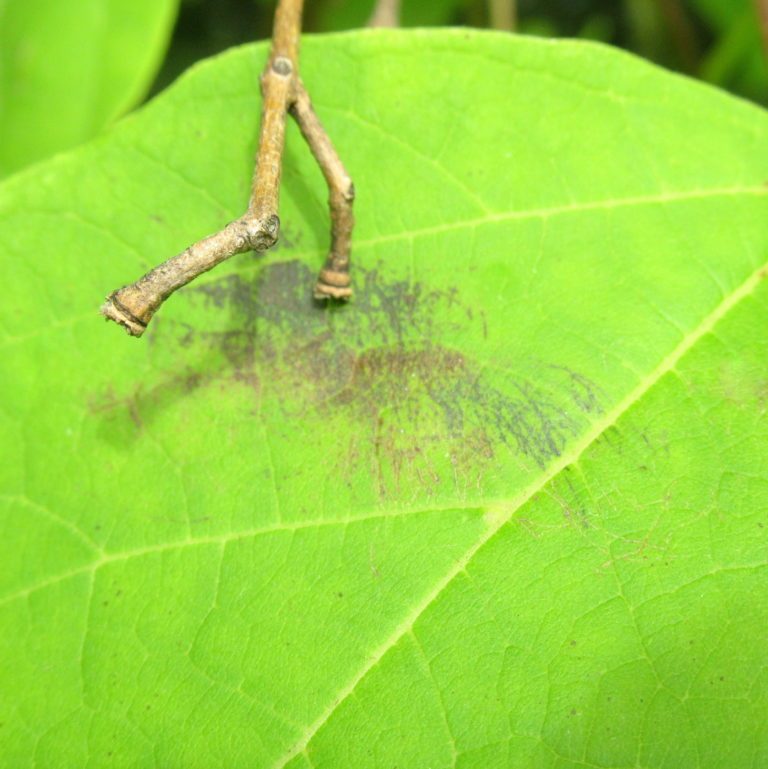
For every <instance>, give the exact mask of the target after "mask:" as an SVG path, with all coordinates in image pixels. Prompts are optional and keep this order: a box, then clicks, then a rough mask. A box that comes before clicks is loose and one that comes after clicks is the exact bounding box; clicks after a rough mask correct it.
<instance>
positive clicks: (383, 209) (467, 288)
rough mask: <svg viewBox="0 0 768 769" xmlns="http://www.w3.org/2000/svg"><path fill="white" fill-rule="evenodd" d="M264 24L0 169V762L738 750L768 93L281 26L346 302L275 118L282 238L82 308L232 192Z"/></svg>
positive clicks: (305, 166) (608, 64)
mask: <svg viewBox="0 0 768 769" xmlns="http://www.w3.org/2000/svg"><path fill="white" fill-rule="evenodd" d="M264 56H265V48H264V47H263V46H256V47H249V48H244V49H239V50H237V51H234V52H231V53H229V54H227V55H225V56H223V57H220V58H218V59H216V60H214V61H212V62H210V63H208V64H204V65H202V66H200V67H198V68H196V69H195V70H194V71H193V72H192V73H190V74H189V75H188V76H186V77H184V78H183V79H182V80H181V81H180V82H179V83H178V84H177V85H176V86H175V87H174V88H173V89H172V90H171V91H170V92H169V93H168V94H167V95H165V96H163V97H162V98H160V99H158V100H156V101H155V102H154V103H153V104H151V105H149V106H148V107H147V108H145V109H144V110H142V111H141V112H140V113H139V114H138V115H136V116H135V117H132V118H130V119H128V120H126V121H124V122H123V123H122V124H121V125H119V126H117V127H116V128H115V129H113V130H112V131H111V132H110V133H109V134H108V135H107V137H105V138H104V139H103V140H100V141H98V142H96V143H94V144H92V145H90V146H88V147H86V148H83V149H82V150H79V151H77V152H74V153H72V154H71V155H68V156H64V157H60V158H57V159H55V160H53V161H51V162H50V163H47V164H45V165H44V166H41V167H39V168H38V169H34V170H32V171H30V172H28V173H27V174H23V175H21V176H18V177H16V178H14V179H11V180H9V181H8V182H7V183H6V184H5V185H3V186H2V187H0V206H1V207H2V208H1V209H0V210H2V216H3V220H4V222H5V223H6V224H5V226H4V228H3V232H2V244H3V253H4V254H6V255H7V256H6V257H5V258H6V259H7V263H8V265H9V268H8V269H7V270H6V282H7V285H6V295H7V296H8V298H9V301H8V303H7V305H6V306H4V308H3V314H2V324H1V325H0V330H1V331H2V337H0V344H2V346H3V355H2V360H1V362H0V367H1V368H2V371H0V375H1V376H0V383H2V384H0V387H2V395H3V405H4V408H3V410H2V412H0V414H1V415H2V418H3V420H4V423H3V425H2V435H3V436H4V438H3V440H4V442H5V443H6V449H7V451H6V452H4V453H5V454H7V456H8V461H7V462H5V463H4V466H3V467H2V469H0V483H1V484H2V486H1V488H2V489H3V493H2V497H0V500H1V501H2V505H3V508H2V509H3V519H2V520H3V532H4V536H3V539H2V541H3V545H2V547H3V549H4V551H5V552H4V556H3V560H2V563H3V564H4V566H3V568H2V569H0V577H1V578H2V579H1V580H0V590H1V591H2V592H0V596H2V597H1V598H0V612H2V615H3V626H4V627H5V628H7V629H8V632H6V633H4V634H3V636H2V639H1V640H0V659H1V660H3V663H2V664H3V667H2V668H1V669H0V678H1V679H2V681H3V686H0V691H2V692H3V693H4V694H3V695H2V699H0V703H1V704H0V708H2V712H3V721H4V723H5V724H6V726H5V727H4V728H5V729H6V730H7V732H6V735H7V738H6V740H5V741H4V742H3V747H2V748H0V750H2V751H3V758H4V760H5V761H6V762H11V763H13V764H14V765H16V766H27V765H30V766H31V765H32V764H33V763H36V764H37V765H38V766H61V765H72V766H88V765H91V766H108V765H110V763H114V762H122V763H123V764H125V765H142V766H155V765H157V766H164V767H166V766H185V767H188V766H211V765H222V766H254V765H255V766H275V767H278V766H290V767H309V766H314V767H331V766H370V767H384V766H390V765H394V764H397V765H399V766H407V767H424V766H436V767H449V766H459V767H487V766H509V765H514V766H523V767H540V766H546V767H549V766H551V767H577V766H584V765H591V766H605V767H614V766H624V765H626V766H648V767H651V766H653V767H664V766H701V767H716V766H723V765H733V766H758V765H759V761H760V750H761V747H760V746H761V745H764V744H765V738H766V735H765V726H764V719H763V718H762V716H761V713H763V712H764V709H765V704H766V680H765V674H764V672H763V668H762V667H761V663H760V660H761V651H760V649H761V644H762V641H761V639H762V632H763V631H762V630H761V628H762V627H764V621H765V617H766V610H767V609H768V605H767V604H766V599H765V597H764V594H763V593H764V591H763V592H761V591H759V590H756V589H755V586H756V585H759V584H760V581H761V580H763V581H764V577H765V572H766V548H765V533H764V531H765V529H764V527H763V524H764V522H765V521H764V519H765V511H766V509H768V484H767V483H766V481H767V478H766V467H765V460H764V457H765V456H766V451H765V448H766V440H767V439H768V438H767V435H766V415H765V400H766V384H765V382H766V379H765V373H764V360H765V359H766V357H765V356H766V341H765V336H764V334H763V333H762V331H761V329H762V328H764V324H765V316H766V312H767V311H768V304H767V299H768V296H767V295H766V288H765V281H764V280H763V275H764V272H765V262H766V254H767V253H768V233H767V232H766V228H765V224H764V222H765V214H766V207H767V205H768V201H767V199H766V192H765V187H764V180H765V178H766V177H765V172H766V166H768V149H766V148H767V147H768V142H766V137H767V135H768V120H766V115H765V113H764V112H763V111H761V110H760V109H758V108H756V107H754V106H752V105H749V104H747V103H746V102H741V101H739V100H736V99H733V98H731V97H728V96H726V95H724V94H721V93H719V92H717V91H715V90H713V89H711V88H707V87H703V86H701V85H699V84H695V83H692V82H690V81H687V80H685V79H683V78H680V77H676V76H672V75H669V74H668V73H665V72H662V71H661V70H658V69H656V68H653V67H651V66H649V65H647V64H645V63H643V62H640V61H638V60H636V59H634V58H632V57H630V56H627V55H623V54H619V53H616V52H614V51H611V50H609V49H607V48H604V47H601V46H596V45H592V44H583V43H570V42H558V43H550V42H543V41H536V40H526V39H521V38H512V37H508V36H505V35H501V34H493V33H474V32H466V31H463V30H461V31H440V32H435V31H416V32H378V33H366V32H361V33H355V34H350V35H338V36H329V37H318V38H312V37H310V38H308V39H307V40H306V41H304V43H303V49H302V67H303V76H304V78H305V80H306V82H307V85H308V87H309V89H310V92H311V93H312V95H313V99H314V101H315V104H316V108H317V110H318V112H319V114H320V116H321V118H322V119H323V121H324V123H325V124H326V127H327V129H328V130H329V133H330V134H331V135H332V136H333V138H334V141H335V142H336V144H337V145H338V147H339V150H340V152H341V154H342V156H343V158H344V160H345V162H346V163H347V164H348V166H349V169H350V172H351V174H352V176H353V178H354V179H355V182H356V187H357V189H358V199H357V201H358V202H357V205H358V209H357V216H358V229H357V231H356V241H355V251H354V258H355V260H356V272H355V290H356V297H355V299H354V301H353V302H352V303H351V304H350V305H349V306H347V307H343V308H320V307H317V306H315V305H313V304H312V302H311V300H310V298H309V292H310V289H311V283H312V275H313V272H314V271H315V270H316V268H317V266H318V265H319V264H320V262H321V259H322V255H323V251H324V249H325V247H326V238H327V227H328V223H327V213H326V210H325V202H324V201H325V196H326V193H325V190H324V189H323V186H322V180H321V177H320V174H319V172H318V171H317V170H316V169H314V167H313V166H312V162H311V159H310V158H309V157H308V152H307V150H306V148H305V147H303V146H302V144H301V142H300V137H299V135H298V132H297V131H296V130H294V129H293V128H291V129H290V131H289V133H288V146H287V152H286V166H285V172H284V180H283V199H282V201H281V218H282V221H283V239H282V241H281V245H280V246H279V248H277V249H276V250H275V251H274V252H270V253H269V254H267V255H266V256H264V257H260V258H251V257H248V256H245V257H243V258H240V259H236V260H232V261H230V262H228V263H227V264H226V265H222V266H221V268H219V269H218V270H216V271H215V272H211V273H209V274H208V275H206V276H204V277H203V278H201V279H200V281H199V282H198V283H197V284H195V285H193V286H190V287H188V288H187V289H185V290H184V291H182V292H180V293H179V294H177V295H176V296H174V297H173V298H172V299H171V300H170V301H169V302H168V304H167V305H166V306H165V307H163V309H162V310H161V313H160V314H159V315H158V317H157V318H156V319H155V320H153V325H155V324H156V325H155V327H154V329H152V330H151V332H149V333H148V338H147V339H146V340H143V341H142V342H139V343H136V342H134V341H133V340H128V339H126V338H125V337H124V336H123V335H122V334H119V333H116V329H115V328H114V327H112V326H111V325H107V324H101V323H97V322H96V321H95V311H94V309H93V308H94V305H95V304H97V303H98V298H99V296H100V294H101V293H103V292H104V291H105V290H106V289H109V288H112V287H114V286H116V285H118V284H119V282H120V281H121V280H125V279H133V278H134V277H136V276H137V275H138V274H139V273H140V272H141V271H142V270H144V269H146V268H147V267H150V266H152V265H153V264H154V263H155V262H157V261H159V260H160V259H162V258H164V256H167V255H169V254H172V253H175V252H177V251H178V250H180V249H181V248H183V247H184V246H185V245H187V244H188V242H191V241H192V240H194V239H195V238H197V237H200V236H202V235H205V234H206V233H207V232H210V231H212V230H215V229H216V228H218V227H220V226H221V224H222V223H224V222H226V221H228V220H230V219H232V218H234V217H235V216H237V215H238V214H239V213H240V211H241V210H242V208H243V206H244V204H245V200H246V198H247V192H248V183H249V178H250V168H249V164H250V158H251V157H252V156H253V154H254V150H255V136H256V125H255V122H256V121H255V116H257V115H258V111H259V100H258V97H257V95H256V93H255V87H256V83H257V82H258V73H259V71H260V69H261V67H262V66H263V60H264ZM52 229H55V231H56V233H57V246H56V248H55V249H51V248H50V247H48V245H47V241H46V239H45V235H46V233H49V232H50V231H51V230H52ZM32 254H34V257H35V258H29V257H30V255H32ZM11 267H12V269H11ZM94 298H96V301H94ZM144 341H146V344H145V343H144ZM7 692H13V693H14V694H13V695H9V694H6V693H7ZM19 693H21V694H19ZM8 735H10V737H9V738H8Z"/></svg>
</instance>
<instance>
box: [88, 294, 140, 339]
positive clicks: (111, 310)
mask: <svg viewBox="0 0 768 769" xmlns="http://www.w3.org/2000/svg"><path fill="white" fill-rule="evenodd" d="M118 293H119V292H118V291H113V292H112V293H111V294H110V295H109V296H108V297H107V301H106V302H104V304H102V305H101V308H100V310H99V312H100V313H101V314H102V315H103V316H104V319H105V320H112V321H114V322H115V323H117V324H119V325H120V326H122V327H123V328H124V329H125V331H126V333H127V334H128V335H129V336H141V335H142V334H143V333H144V331H145V330H146V328H147V326H146V324H145V323H142V322H141V321H140V320H139V319H138V318H136V317H135V316H134V315H132V314H131V312H130V311H129V310H128V309H127V308H126V307H124V306H123V305H122V304H121V303H120V300H119V299H117V294H118Z"/></svg>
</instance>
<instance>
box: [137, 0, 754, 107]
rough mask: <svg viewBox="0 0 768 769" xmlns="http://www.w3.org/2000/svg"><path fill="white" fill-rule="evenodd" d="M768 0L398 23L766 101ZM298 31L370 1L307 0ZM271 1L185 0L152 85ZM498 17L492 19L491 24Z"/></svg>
mask: <svg viewBox="0 0 768 769" xmlns="http://www.w3.org/2000/svg"><path fill="white" fill-rule="evenodd" d="M760 4H763V5H764V6H768V0H517V2H510V0H403V4H402V24H403V26H434V25H446V24H452V25H456V24H462V25H470V26H473V27H494V26H499V23H498V21H497V20H498V19H503V18H504V16H505V13H504V11H505V10H506V11H507V13H508V12H509V10H510V9H511V10H512V11H513V16H514V20H515V23H514V26H515V29H516V31H518V32H521V33H523V34H532V35H544V36H549V37H581V38H586V39H591V40H599V41H602V42H604V43H609V44H611V45H616V46H619V47H621V48H625V49H627V50H629V51H633V52H634V53H636V54H638V55H640V56H643V57H645V58H647V59H650V60H652V61H655V62H657V63H659V64H662V65H663V66H665V67H668V68H670V69H674V70H678V71H680V72H684V73H686V74H689V75H692V76H694V77H697V78H701V79H702V80H706V81H708V82H710V83H713V84H714V85H718V86H720V87H722V88H725V89H728V90H730V91H732V92H734V93H737V94H740V95H742V96H745V97H747V98H749V99H752V100H754V101H757V102H759V103H762V104H768V65H766V55H765V47H764V38H763V35H762V34H761V25H760V23H759V18H760V15H759V7H760ZM305 5H306V10H305V19H304V30H305V31H306V32H325V31H331V30H342V29H351V28H354V27H359V26H363V25H364V24H365V23H366V21H367V19H368V18H369V16H370V13H371V10H372V8H373V5H374V2H373V0H307V2H306V3H305ZM273 9H274V2H272V0H182V4H181V9H180V13H179V17H178V20H177V23H176V27H175V30H174V34H173V38H172V42H171V47H170V50H169V52H168V55H167V57H166V59H165V63H164V65H163V67H162V70H161V71H160V73H159V75H158V78H157V80H156V81H155V84H154V86H153V89H152V92H153V93H156V92H157V91H159V90H161V89H162V88H164V87H165V86H166V85H168V83H170V82H171V81H172V80H173V79H174V78H175V77H177V76H178V75H179V74H180V73H181V72H182V71H183V70H185V69H186V68H187V67H188V66H189V65H190V64H192V63H193V62H194V61H196V60H198V59H201V58H205V57H207V56H210V55H212V54H215V53H218V52H219V51H222V50H224V49H226V48H229V47H230V46H233V45H238V44H241V43H246V42H250V41H252V40H254V39H262V38H266V37H269V35H270V28H271V23H272V12H273ZM494 22H496V23H494Z"/></svg>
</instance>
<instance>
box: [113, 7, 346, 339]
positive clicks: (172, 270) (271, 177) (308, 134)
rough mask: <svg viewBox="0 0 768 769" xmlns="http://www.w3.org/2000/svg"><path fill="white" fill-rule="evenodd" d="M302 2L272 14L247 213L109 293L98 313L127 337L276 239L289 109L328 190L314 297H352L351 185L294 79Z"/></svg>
mask: <svg viewBox="0 0 768 769" xmlns="http://www.w3.org/2000/svg"><path fill="white" fill-rule="evenodd" d="M302 5H303V1H302V0H280V1H279V2H278V6H277V10H276V11H275V24H274V30H273V35H272V48H271V51H270V54H269V59H268V61H267V65H266V67H265V69H264V71H263V73H262V76H261V92H262V96H263V107H262V116H261V131H260V136H259V149H258V153H257V155H256V168H255V171H254V176H253V184H252V188H251V198H250V201H249V203H248V208H247V210H246V212H245V213H244V214H243V215H242V216H241V217H240V218H238V219H235V220H234V221H233V222H230V223H229V224H228V225H227V226H226V227H224V229H222V230H220V231H219V232H217V233H215V234H213V235H209V236H208V237H207V238H203V239H202V240H200V241H198V242H197V243H194V244H193V245H191V246H190V247H189V248H187V249H186V250H185V251H182V252H181V253H180V254H177V255H176V256H174V257H171V258H170V259H168V261H166V262H163V264H161V265H159V266H158V267H155V268H154V269H153V270H151V271H150V272H148V273H147V274H146V275H144V276H143V277H142V278H139V280H137V281H136V282H135V283H132V284H131V285H130V286H125V287H123V288H121V289H119V290H118V291H113V292H112V293H111V294H110V295H109V296H108V297H107V301H106V302H105V304H104V305H103V306H102V308H101V312H102V314H103V315H104V316H106V317H107V318H109V319H110V320H114V321H115V322H117V323H119V324H120V325H122V326H123V327H124V328H125V329H126V331H127V332H128V333H129V334H131V335H132V336H141V335H142V334H143V333H144V330H145V329H146V327H147V324H148V323H149V321H150V320H151V319H152V316H153V315H154V314H155V312H156V311H157V310H158V308H159V307H160V305H161V304H162V303H163V302H164V301H165V300H166V299H167V298H168V297H169V296H170V295H171V294H172V293H173V292H174V291H176V290H177V289H178V288H181V287H182V286H185V285H186V284H187V283H189V282H190V281H192V280H194V279H195V278H196V277H197V276H198V275H201V274H202V273H204V272H207V271H208V270H210V269H211V268H213V267H215V266H216V265H217V264H220V263H221V262H223V261H224V260H225V259H229V257H231V256H234V255H235V254H240V253H243V252H245V251H264V250H266V249H267V248H269V247H270V246H272V245H274V244H275V242H276V241H277V238H278V234H279V230H280V219H279V217H278V205H279V199H280V174H281V167H282V157H283V147H284V144H285V122H286V114H288V112H290V113H291V114H292V115H293V117H294V118H295V119H296V122H297V123H298V124H299V128H300V129H301V132H302V134H303V136H304V138H305V139H306V140H307V143H308V144H309V146H310V149H311V150H312V154H313V155H314V156H315V158H316V159H317V162H318V164H319V165H320V168H321V169H322V171H323V175H324V176H325V179H326V182H327V183H328V188H329V190H330V201H329V202H330V211H331V248H330V251H329V254H328V257H327V259H326V261H325V264H324V265H323V268H322V270H321V271H320V276H319V278H318V281H317V283H316V284H315V288H314V296H315V297H316V298H318V299H327V298H334V299H347V298H348V297H349V296H350V295H351V293H352V292H351V289H350V285H349V255H350V243H351V235H352V227H353V224H354V219H353V216H352V200H353V198H354V188H353V186H352V182H351V180H350V178H349V176H348V174H347V172H346V171H345V169H344V166H343V165H342V163H341V160H340V159H339V156H338V154H337V152H336V150H335V149H334V147H333V144H332V143H331V140H330V139H329V138H328V135H327V134H326V133H325V131H324V130H323V127H322V125H321V123H320V121H319V119H318V117H317V115H316V114H315V112H314V110H313V109H312V105H311V103H310V100H309V96H308V95H307V92H306V89H305V88H304V85H303V84H302V82H301V79H300V77H299V66H298V64H299V62H298V52H299V35H300V32H301V12H302Z"/></svg>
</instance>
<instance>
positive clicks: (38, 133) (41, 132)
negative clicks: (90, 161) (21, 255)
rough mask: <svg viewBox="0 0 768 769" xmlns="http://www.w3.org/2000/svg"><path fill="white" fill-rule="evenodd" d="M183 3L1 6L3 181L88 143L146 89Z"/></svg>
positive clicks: (38, 0) (28, 1) (13, 0)
mask: <svg viewBox="0 0 768 769" xmlns="http://www.w3.org/2000/svg"><path fill="white" fill-rule="evenodd" d="M177 6H178V0H66V2H62V1H61V0H0V176H2V175H5V174H7V173H9V172H10V171H15V170H17V169H19V168H22V167H23V166H25V165H27V164H28V163H31V162H32V161H35V160H39V159H41V158H44V157H46V156H47V155H50V154H52V153H53V152H57V151H59V150H62V149H66V148H68V147H72V146H74V145H75V144H78V143H79V142H82V141H84V140H85V139H90V138H91V137H92V136H94V135H95V134H96V133H98V131H100V130H101V128H102V127H103V126H104V125H106V124H107V123H108V122H109V121H110V120H112V119H114V118H115V117H116V116H117V115H119V114H121V113H122V112H124V111H125V110H127V109H128V108H129V107H132V106H133V105H134V104H135V103H136V101H138V100H139V99H140V98H141V96H142V95H143V94H144V92H145V90H146V88H147V87H148V86H149V84H150V82H151V80H152V77H153V76H154V74H155V70H156V68H157V66H158V65H159V63H160V59H161V58H162V55H163V52H164V51H165V45H166V42H167V39H168V36H169V34H170V27H171V24H172V22H173V19H174V16H175V12H176V8H177Z"/></svg>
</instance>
